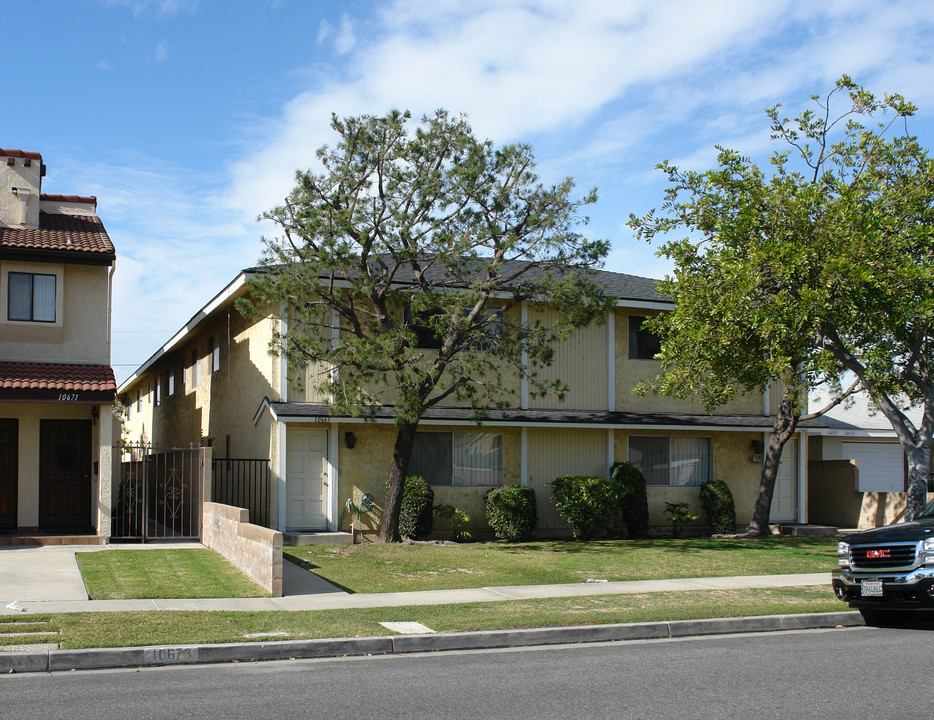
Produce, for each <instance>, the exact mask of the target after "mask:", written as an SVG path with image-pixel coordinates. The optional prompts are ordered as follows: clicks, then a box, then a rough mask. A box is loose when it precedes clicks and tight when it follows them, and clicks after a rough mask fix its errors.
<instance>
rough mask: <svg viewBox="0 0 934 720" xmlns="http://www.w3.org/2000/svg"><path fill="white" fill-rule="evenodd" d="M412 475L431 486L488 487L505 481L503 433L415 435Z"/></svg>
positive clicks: (410, 470)
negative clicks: (417, 476)
mask: <svg viewBox="0 0 934 720" xmlns="http://www.w3.org/2000/svg"><path fill="white" fill-rule="evenodd" d="M408 474H409V475H420V476H422V477H423V478H425V480H427V481H428V483H429V484H431V485H454V486H460V487H486V486H498V485H502V484H503V434H502V433H490V432H420V433H416V435H415V445H414V446H413V447H412V458H411V459H410V460H409V472H408Z"/></svg>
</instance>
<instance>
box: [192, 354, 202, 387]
mask: <svg viewBox="0 0 934 720" xmlns="http://www.w3.org/2000/svg"><path fill="white" fill-rule="evenodd" d="M200 384H201V358H199V357H198V350H197V349H195V350H192V351H191V386H192V387H193V388H196V387H198V386H199V385H200Z"/></svg>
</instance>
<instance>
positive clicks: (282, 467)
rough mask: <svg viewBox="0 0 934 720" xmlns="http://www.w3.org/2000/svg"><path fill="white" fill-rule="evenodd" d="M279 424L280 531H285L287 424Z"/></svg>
mask: <svg viewBox="0 0 934 720" xmlns="http://www.w3.org/2000/svg"><path fill="white" fill-rule="evenodd" d="M278 425H279V448H278V452H279V483H278V487H279V532H285V513H286V491H287V488H286V486H285V473H286V469H287V467H286V466H287V462H286V459H287V458H288V452H287V448H286V446H285V443H286V432H285V431H286V424H285V423H284V422H280V423H278Z"/></svg>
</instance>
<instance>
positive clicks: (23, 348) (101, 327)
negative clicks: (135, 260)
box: [0, 260, 110, 364]
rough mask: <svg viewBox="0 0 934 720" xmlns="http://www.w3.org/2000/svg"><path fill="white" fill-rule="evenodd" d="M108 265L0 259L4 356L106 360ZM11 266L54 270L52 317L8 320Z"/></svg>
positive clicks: (0, 327) (41, 271) (49, 272)
mask: <svg viewBox="0 0 934 720" xmlns="http://www.w3.org/2000/svg"><path fill="white" fill-rule="evenodd" d="M109 271H110V268H109V267H108V266H98V265H67V264H61V263H36V262H14V261H10V260H3V261H0V344H2V345H3V359H4V360H9V361H25V362H71V363H99V364H106V363H107V362H109V357H108V346H109V344H108V337H107V313H108V308H107V282H108V280H107V274H108V272H109ZM10 272H25V273H39V274H46V275H55V277H56V282H55V285H56V288H55V300H56V312H55V322H54V323H41V322H18V321H11V320H7V319H6V318H7V301H8V288H7V283H8V280H7V276H8V273H10Z"/></svg>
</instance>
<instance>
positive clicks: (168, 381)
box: [165, 368, 175, 397]
mask: <svg viewBox="0 0 934 720" xmlns="http://www.w3.org/2000/svg"><path fill="white" fill-rule="evenodd" d="M174 394H175V369H174V368H170V369H169V371H168V372H167V373H166V374H165V396H166V397H169V396H171V395H174Z"/></svg>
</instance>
